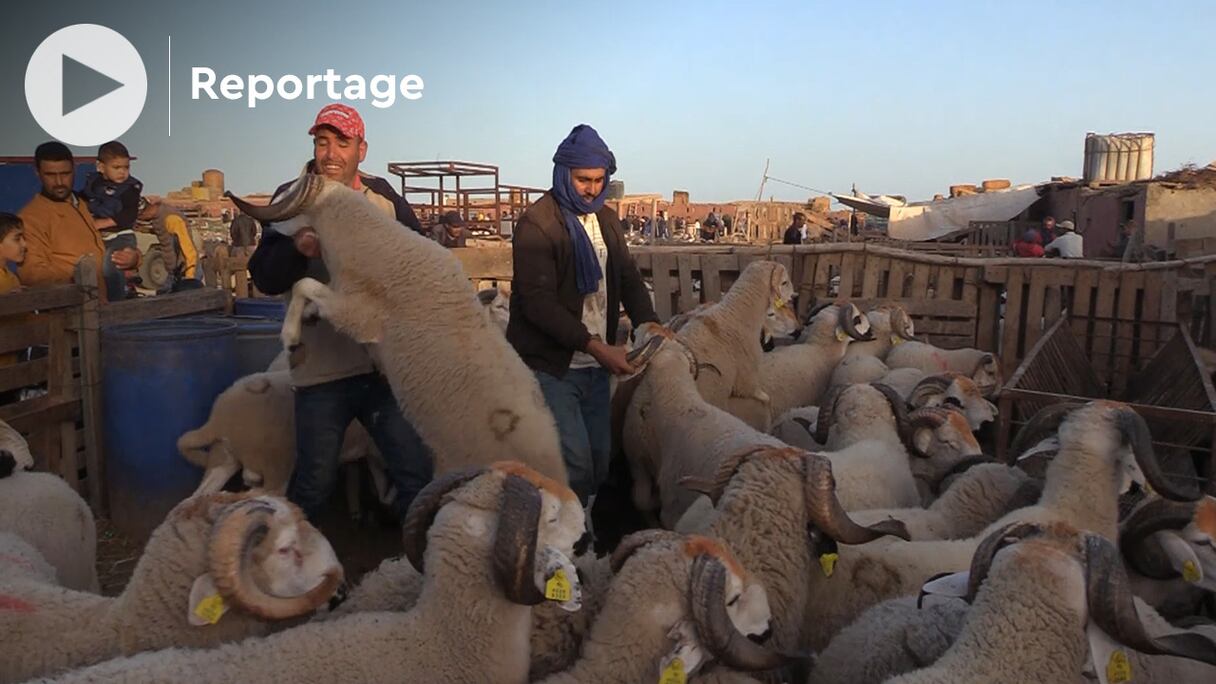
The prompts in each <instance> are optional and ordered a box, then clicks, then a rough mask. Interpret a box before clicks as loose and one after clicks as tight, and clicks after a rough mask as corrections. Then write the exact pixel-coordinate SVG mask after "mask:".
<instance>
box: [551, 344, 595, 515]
mask: <svg viewBox="0 0 1216 684" xmlns="http://www.w3.org/2000/svg"><path fill="white" fill-rule="evenodd" d="M536 379H537V380H539V381H540V391H541V393H542V394H544V395H545V403H546V404H548V405H549V410H550V411H552V412H553V417H554V419H556V420H557V434H558V437H559V438H560V439H561V444H562V460H563V461H565V463H566V477H567V478H568V479H569V480H570V489H573V490H574V493H575V494H577V495H578V500H579V501H580V502H582V504H583V505H584V506H586V505H587V499H588V497H590V496H591V495H592V494H595V492H596V491H597V490H598V489H599V488H600V485H602V484H604V480H607V479H608V464H609V457H610V456H611V454H610V447H611V439H612V437H611V419H612V409H611V403H610V400H609V396H608V371H606V370H604V369H603V368H575V369H571V370H569V371H567V372H566V376H565V377H564V378H562V379H561V380H558V379H557V378H555V377H553V376H552V375H549V374H548V373H544V372H542V371H536Z"/></svg>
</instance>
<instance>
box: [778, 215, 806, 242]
mask: <svg viewBox="0 0 1216 684" xmlns="http://www.w3.org/2000/svg"><path fill="white" fill-rule="evenodd" d="M805 226H806V216H804V215H803V214H802V212H795V213H794V222H793V223H792V224H790V227H789V228H786V229H785V235H784V236H782V240H781V243H782V244H785V245H801V244H802V242H803V240H806V228H805Z"/></svg>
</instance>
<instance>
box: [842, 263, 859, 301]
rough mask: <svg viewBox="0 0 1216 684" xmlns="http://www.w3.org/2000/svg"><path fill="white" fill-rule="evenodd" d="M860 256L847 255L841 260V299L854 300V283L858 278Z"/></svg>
mask: <svg viewBox="0 0 1216 684" xmlns="http://www.w3.org/2000/svg"><path fill="white" fill-rule="evenodd" d="M858 259H859V257H858V255H856V254H845V255H844V257H843V258H841V260H840V289H839V290H838V291H839V293H840V294H839V296H840V298H841V299H853V282H854V280H855V279H856V276H857V267H858Z"/></svg>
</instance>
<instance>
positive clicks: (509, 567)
mask: <svg viewBox="0 0 1216 684" xmlns="http://www.w3.org/2000/svg"><path fill="white" fill-rule="evenodd" d="M541 503H542V500H541V494H540V490H538V489H537V488H536V486H535V485H533V484H532V483H531V482H528V481H527V480H525V479H524V478H522V477H520V476H518V475H514V474H511V475H507V476H506V479H504V480H503V483H502V503H501V504H500V506H499V509H498V531H497V532H496V533H495V534H494V552H493V567H494V576H495V577H496V578H497V579H498V584H499V586H500V587H502V590H503V593H505V594H506V595H507V598H508V599H510V600H511V601H512V602H514V603H518V604H520V605H525V606H534V605H536V604H538V603H541V602H543V601H544V600H545V596H544V594H542V593H541V592H540V589H538V588H537V586H536V537H537V534H538V532H539V530H540V512H541Z"/></svg>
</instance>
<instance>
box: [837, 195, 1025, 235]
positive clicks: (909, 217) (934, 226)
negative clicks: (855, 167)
mask: <svg viewBox="0 0 1216 684" xmlns="http://www.w3.org/2000/svg"><path fill="white" fill-rule="evenodd" d="M858 195H859V196H856V197H852V196H849V195H834V197H835V198H836V200H837V201H838V202H840V203H841V204H843V205H845V206H848V207H852V208H854V209H857V210H858V211H863V212H865V213H867V214H870V215H872V216H878V217H881V218H885V219H887V234H888V235H889V236H890V237H891V238H893V239H896V240H908V241H910V242H919V241H922V240H935V239H937V238H940V237H945V236H947V235H950V234H951V233H957V232H959V231H963V230H967V229H968V228H969V227H970V224H971V222H972V221H1009V220H1011V219H1013V218H1015V217H1016V216H1017V215H1018V214H1020V213H1022V212H1023V211H1025V210H1026V208H1027V207H1029V206H1030V205H1031V204H1034V202H1035V200H1037V199H1038V198H1039V193H1038V190H1037V189H1036V187H1035V186H1033V185H1024V186H1020V187H1017V188H1014V189H1012V190H999V191H995V192H984V193H979V194H976V195H963V196H962V197H952V198H948V199H941V200H936V201H932V202H916V203H913V204H904V203H901V202H899V201H898V200H896V199H894V198H891V197H888V196H886V195H879V196H877V197H871V196H869V195H864V194H861V193H858Z"/></svg>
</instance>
